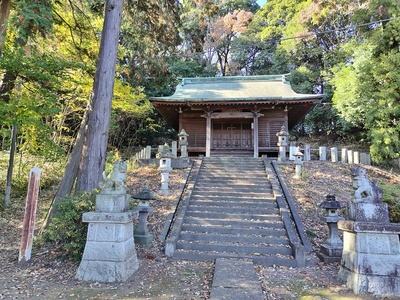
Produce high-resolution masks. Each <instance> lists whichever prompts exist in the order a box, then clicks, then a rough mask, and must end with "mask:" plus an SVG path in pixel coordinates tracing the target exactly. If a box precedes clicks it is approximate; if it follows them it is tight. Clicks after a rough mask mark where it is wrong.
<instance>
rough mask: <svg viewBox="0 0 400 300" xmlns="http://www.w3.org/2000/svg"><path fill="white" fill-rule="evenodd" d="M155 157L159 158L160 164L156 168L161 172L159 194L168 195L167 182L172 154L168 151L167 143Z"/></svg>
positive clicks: (170, 169)
mask: <svg viewBox="0 0 400 300" xmlns="http://www.w3.org/2000/svg"><path fill="white" fill-rule="evenodd" d="M157 158H158V159H159V160H160V166H159V168H158V170H159V171H160V172H161V189H160V192H159V193H160V195H169V190H168V183H169V173H170V172H171V171H172V167H171V159H172V158H173V155H172V153H171V151H169V147H168V144H165V145H164V146H163V147H162V148H161V151H160V152H159V153H158V154H157Z"/></svg>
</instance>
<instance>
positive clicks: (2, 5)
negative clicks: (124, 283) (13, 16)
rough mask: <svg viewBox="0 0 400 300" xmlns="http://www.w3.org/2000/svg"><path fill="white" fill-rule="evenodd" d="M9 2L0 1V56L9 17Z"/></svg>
mask: <svg viewBox="0 0 400 300" xmlns="http://www.w3.org/2000/svg"><path fill="white" fill-rule="evenodd" d="M10 7H11V0H0V56H1V53H2V49H3V44H4V40H5V37H6V31H7V22H8V17H9V16H10Z"/></svg>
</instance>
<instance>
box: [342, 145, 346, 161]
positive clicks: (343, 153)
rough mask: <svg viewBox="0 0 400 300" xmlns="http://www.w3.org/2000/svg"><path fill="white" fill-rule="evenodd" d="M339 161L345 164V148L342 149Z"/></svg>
mask: <svg viewBox="0 0 400 300" xmlns="http://www.w3.org/2000/svg"><path fill="white" fill-rule="evenodd" d="M341 161H342V163H347V149H346V148H343V149H342V157H341Z"/></svg>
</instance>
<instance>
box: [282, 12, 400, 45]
mask: <svg viewBox="0 0 400 300" xmlns="http://www.w3.org/2000/svg"><path fill="white" fill-rule="evenodd" d="M397 19H400V17H392V18H388V19H382V20H377V21H372V22H368V23H361V24H356V25H351V26H347V27H343V28H338V29H331V30H324V31H318V32H310V33H309V34H304V35H299V36H292V37H286V38H280V39H279V40H280V41H285V40H292V39H302V38H305V37H310V36H314V35H317V34H321V33H331V32H338V31H344V30H348V29H355V28H358V27H363V26H369V25H373V24H379V23H383V22H389V21H393V20H397Z"/></svg>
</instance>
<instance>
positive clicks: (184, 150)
mask: <svg viewBox="0 0 400 300" xmlns="http://www.w3.org/2000/svg"><path fill="white" fill-rule="evenodd" d="M178 136H179V146H180V147H181V157H188V152H187V146H188V141H187V138H188V136H189V135H188V134H187V133H186V131H185V129H182V130H181V132H180V133H179V134H178Z"/></svg>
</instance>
